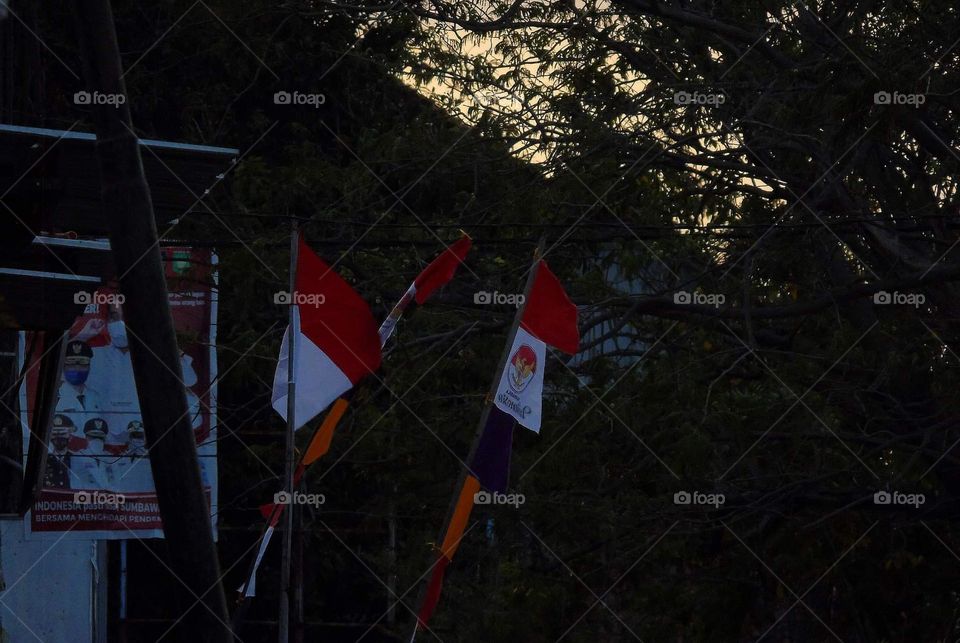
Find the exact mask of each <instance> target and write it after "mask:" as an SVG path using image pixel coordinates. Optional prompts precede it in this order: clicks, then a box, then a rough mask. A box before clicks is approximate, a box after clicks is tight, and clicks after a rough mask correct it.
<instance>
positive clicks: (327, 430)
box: [303, 397, 350, 465]
mask: <svg viewBox="0 0 960 643" xmlns="http://www.w3.org/2000/svg"><path fill="white" fill-rule="evenodd" d="M348 406H350V403H349V402H347V401H346V400H345V399H343V398H342V397H338V398H337V401H336V402H334V403H333V406H332V407H331V408H330V412H329V413H327V417H325V418H323V424H321V425H320V429H319V430H318V431H317V433H316V435H314V436H313V440H311V441H310V446H308V447H307V452H306V453H305V454H304V455H303V464H304V465H310V464H313V463H314V462H315V461H316V460H318V459H319V458H320V457H321V456H322V455H324V454H325V453H326V452H327V451H329V450H330V441H331V440H333V432H334V430H335V429H336V428H337V424H338V423H339V422H340V418H342V417H343V414H344V413H346V412H347V407H348Z"/></svg>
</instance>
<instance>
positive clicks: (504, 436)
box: [470, 406, 517, 493]
mask: <svg viewBox="0 0 960 643" xmlns="http://www.w3.org/2000/svg"><path fill="white" fill-rule="evenodd" d="M516 423H517V421H516V420H514V419H513V416H511V415H509V414H507V413H504V412H503V411H501V410H500V409H498V408H497V407H496V406H494V407H492V408H491V409H490V416H489V417H488V418H487V425H486V426H485V427H483V434H482V435H481V436H480V443H479V444H478V445H477V450H476V452H475V453H474V454H473V460H472V461H471V462H470V470H471V471H472V473H473V475H474V476H476V478H477V479H478V480H479V481H480V486H481V487H483V488H484V489H486V490H487V491H490V492H494V491H497V492H500V493H506V491H507V485H508V484H509V483H510V451H511V449H512V447H513V427H514V426H515V425H516Z"/></svg>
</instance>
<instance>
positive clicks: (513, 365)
mask: <svg viewBox="0 0 960 643" xmlns="http://www.w3.org/2000/svg"><path fill="white" fill-rule="evenodd" d="M509 368H510V377H509V383H510V388H512V389H513V390H514V391H516V392H517V393H522V392H523V389H525V388H527V385H528V384H530V382H532V381H533V376H534V374H536V372H537V353H536V351H534V350H533V349H532V348H531V347H530V346H529V345H528V344H521V345H520V348H518V349H517V350H516V351H515V352H514V353H513V355H512V356H511V357H510V366H509Z"/></svg>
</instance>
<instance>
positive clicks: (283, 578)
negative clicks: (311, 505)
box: [277, 219, 300, 643]
mask: <svg viewBox="0 0 960 643" xmlns="http://www.w3.org/2000/svg"><path fill="white" fill-rule="evenodd" d="M299 241H300V238H299V230H298V229H297V220H296V219H291V220H290V325H289V328H288V333H289V336H288V338H287V435H286V438H287V440H286V450H285V452H284V458H283V480H284V483H283V489H284V491H286V493H287V498H289V499H290V505H289V506H288V507H287V510H286V511H284V512H283V516H282V520H283V552H282V558H281V561H280V611H279V617H278V627H277V640H278V641H279V643H288V641H289V639H290V593H291V589H292V588H291V584H290V553H291V550H292V546H293V512H294V510H295V508H296V503H294V501H293V492H294V491H295V489H294V487H293V465H294V462H293V457H294V441H293V432H294V431H295V430H296V428H297V425H296V410H297V403H296V393H297V382H296V374H297V371H296V364H295V363H294V361H295V356H296V351H295V350H294V347H295V345H296V343H297V338H298V336H299V335H300V317H299V315H298V314H297V303H296V302H297V298H296V296H295V293H296V290H297V248H298V245H299Z"/></svg>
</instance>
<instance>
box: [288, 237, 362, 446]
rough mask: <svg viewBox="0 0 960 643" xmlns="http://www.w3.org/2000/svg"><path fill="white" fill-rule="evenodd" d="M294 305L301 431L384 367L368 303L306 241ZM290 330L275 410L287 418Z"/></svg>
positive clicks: (292, 295)
mask: <svg viewBox="0 0 960 643" xmlns="http://www.w3.org/2000/svg"><path fill="white" fill-rule="evenodd" d="M294 283H295V284H296V290H295V291H294V292H293V293H289V295H288V296H289V297H290V298H291V300H290V301H292V302H293V305H294V316H295V320H294V328H295V329H296V330H297V332H296V333H294V335H295V341H294V349H293V360H294V369H295V370H294V373H295V378H296V380H295V381H296V407H295V411H294V413H295V415H294V420H295V424H296V428H298V429H299V428H300V427H301V426H303V425H304V424H306V423H307V422H309V421H310V420H312V419H313V418H314V417H316V416H317V414H319V413H320V412H321V411H323V410H324V409H325V408H327V407H328V406H329V405H330V403H331V402H333V401H334V400H335V399H337V398H338V397H339V396H340V395H342V394H343V393H345V392H347V391H348V390H350V389H351V388H352V387H353V386H354V385H355V384H356V383H357V382H359V381H360V380H361V379H362V378H363V377H364V376H365V375H367V374H368V373H372V372H374V371H376V370H377V369H378V368H379V367H380V357H381V356H380V338H379V336H378V334H377V323H376V321H374V319H373V314H372V313H371V312H370V308H369V307H368V306H367V304H366V302H365V301H363V299H362V298H361V297H360V295H358V294H357V293H356V292H355V291H354V290H353V288H351V287H350V285H349V284H348V283H347V282H345V281H344V280H343V279H342V278H341V277H340V276H339V275H338V274H337V273H335V272H334V271H333V270H332V269H331V268H330V267H329V266H328V265H327V264H326V263H324V261H323V260H322V259H321V258H320V257H318V256H317V255H316V253H314V252H313V250H311V249H310V247H309V246H308V245H307V244H306V243H305V242H304V240H303V237H301V238H300V245H299V250H298V255H297V275H296V280H295V282H294ZM290 330H291V329H290V328H289V327H288V328H287V330H286V332H285V333H284V335H283V343H282V344H281V346H280V359H279V361H278V362H277V371H276V373H274V376H273V398H272V402H273V408H274V409H275V410H276V411H277V413H279V414H280V416H281V417H283V419H285V420H286V419H287V359H288V355H289V350H288V347H289V342H290Z"/></svg>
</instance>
